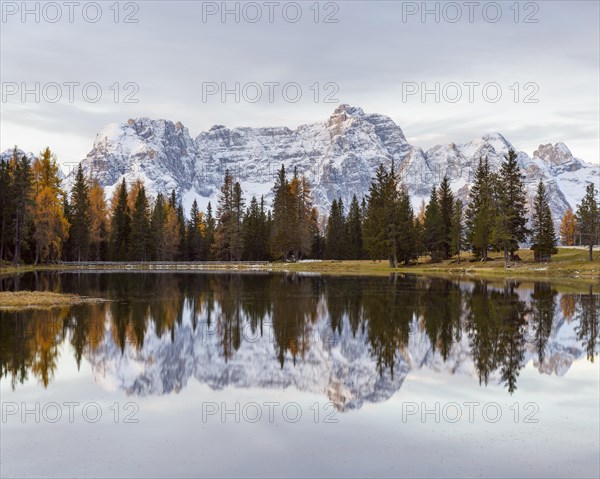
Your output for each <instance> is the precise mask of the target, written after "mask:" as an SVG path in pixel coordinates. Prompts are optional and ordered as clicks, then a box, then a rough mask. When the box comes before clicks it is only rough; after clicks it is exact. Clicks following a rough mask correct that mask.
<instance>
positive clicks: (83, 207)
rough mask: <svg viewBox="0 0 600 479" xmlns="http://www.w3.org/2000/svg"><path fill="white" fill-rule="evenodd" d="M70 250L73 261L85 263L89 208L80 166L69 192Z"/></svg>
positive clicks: (88, 242) (89, 217)
mask: <svg viewBox="0 0 600 479" xmlns="http://www.w3.org/2000/svg"><path fill="white" fill-rule="evenodd" d="M70 206H71V229H70V236H71V248H73V253H72V256H73V259H74V260H75V261H85V260H86V259H87V255H88V250H89V245H90V225H91V206H90V198H89V193H88V185H87V182H86V180H85V177H84V176H83V169H82V167H81V164H79V168H78V169H77V174H76V176H75V183H74V184H73V189H72V190H71V203H70Z"/></svg>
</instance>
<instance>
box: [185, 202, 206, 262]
mask: <svg viewBox="0 0 600 479" xmlns="http://www.w3.org/2000/svg"><path fill="white" fill-rule="evenodd" d="M186 243H187V246H188V259H189V260H190V261H199V260H201V259H202V256H203V251H202V250H203V243H202V216H201V213H200V210H199V209H198V202H197V201H196V200H195V199H194V202H193V203H192V207H191V209H190V220H189V221H188V224H187V240H186Z"/></svg>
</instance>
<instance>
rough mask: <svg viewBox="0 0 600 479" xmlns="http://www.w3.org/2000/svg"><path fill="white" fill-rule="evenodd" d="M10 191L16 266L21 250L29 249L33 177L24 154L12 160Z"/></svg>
mask: <svg viewBox="0 0 600 479" xmlns="http://www.w3.org/2000/svg"><path fill="white" fill-rule="evenodd" d="M15 152H16V149H15ZM10 193H11V195H12V232H13V246H14V253H13V263H14V265H15V266H17V265H18V264H19V263H20V261H21V255H22V253H23V251H24V250H28V249H29V242H28V235H29V231H30V228H31V218H32V213H31V208H32V205H33V197H32V195H33V177H32V173H31V162H30V161H29V159H28V158H27V157H26V156H23V157H22V158H21V159H20V160H15V161H14V173H13V181H12V188H11V190H10Z"/></svg>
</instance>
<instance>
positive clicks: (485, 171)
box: [465, 159, 495, 261]
mask: <svg viewBox="0 0 600 479" xmlns="http://www.w3.org/2000/svg"><path fill="white" fill-rule="evenodd" d="M493 201H494V198H493V180H492V175H491V173H490V167H489V164H488V161H487V159H480V160H479V165H478V167H477V170H476V171H475V178H474V180H473V184H472V185H471V189H470V191H469V204H468V206H467V210H466V214H465V222H466V230H467V231H466V232H467V241H468V243H469V244H470V247H471V250H472V251H473V253H474V254H475V256H476V257H478V258H481V260H482V261H487V258H488V251H489V249H490V246H491V234H492V225H493V222H494V218H495V207H494V203H493Z"/></svg>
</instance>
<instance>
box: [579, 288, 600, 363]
mask: <svg viewBox="0 0 600 479" xmlns="http://www.w3.org/2000/svg"><path fill="white" fill-rule="evenodd" d="M578 299H579V306H580V308H581V315H580V317H579V324H578V325H577V327H576V328H575V332H576V333H577V339H578V340H579V341H581V343H582V344H583V346H584V347H585V351H586V354H587V358H588V359H589V360H590V361H592V362H593V361H594V355H595V354H596V344H597V341H598V316H600V314H599V313H600V301H599V300H598V295H597V294H592V287H591V286H590V290H589V293H588V294H580V295H578Z"/></svg>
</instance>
